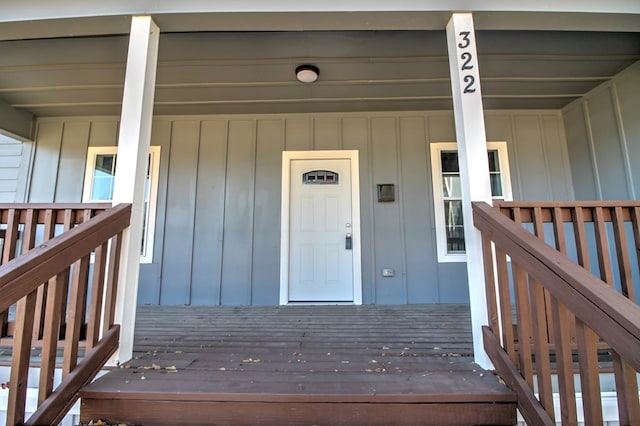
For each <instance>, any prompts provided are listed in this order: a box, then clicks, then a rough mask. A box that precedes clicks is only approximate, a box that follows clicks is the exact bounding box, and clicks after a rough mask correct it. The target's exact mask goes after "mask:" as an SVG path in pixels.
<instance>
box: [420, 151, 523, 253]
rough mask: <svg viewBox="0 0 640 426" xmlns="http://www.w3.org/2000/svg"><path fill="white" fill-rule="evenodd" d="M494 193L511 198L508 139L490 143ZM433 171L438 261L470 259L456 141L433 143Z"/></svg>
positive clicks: (495, 196) (499, 197) (488, 154)
mask: <svg viewBox="0 0 640 426" xmlns="http://www.w3.org/2000/svg"><path fill="white" fill-rule="evenodd" d="M487 149H488V152H487V156H488V161H489V175H490V180H491V194H492V196H493V199H496V200H510V199H511V179H510V176H509V160H508V157H507V144H506V142H488V143H487ZM431 171H432V178H433V201H434V210H435V221H436V239H437V245H438V261H439V262H464V261H466V260H467V257H466V254H465V242H464V223H463V219H462V187H461V182H460V169H459V167H458V146H457V144H456V143H434V144H431Z"/></svg>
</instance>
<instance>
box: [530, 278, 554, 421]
mask: <svg viewBox="0 0 640 426" xmlns="http://www.w3.org/2000/svg"><path fill="white" fill-rule="evenodd" d="M529 300H530V302H531V311H532V314H533V315H532V317H533V336H534V337H533V352H534V355H535V357H536V368H535V370H536V377H537V379H538V380H537V381H538V393H539V394H540V398H539V399H540V402H541V403H542V406H543V407H544V409H545V411H546V412H547V413H548V414H549V417H551V418H552V419H553V418H554V408H553V389H552V387H551V361H550V359H549V340H548V334H547V315H546V312H545V297H544V288H543V287H542V285H541V284H540V283H539V282H537V281H536V280H535V279H534V278H533V277H529Z"/></svg>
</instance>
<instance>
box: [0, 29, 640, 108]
mask: <svg viewBox="0 0 640 426" xmlns="http://www.w3.org/2000/svg"><path fill="white" fill-rule="evenodd" d="M127 43H128V36H127V35H126V34H121V35H120V34H114V35H108V36H84V37H64V38H42V39H21V40H4V41H0V52H1V54H0V107H1V106H2V104H3V103H4V104H5V108H6V107H7V106H10V107H12V108H13V110H14V111H18V112H21V111H24V112H28V113H31V114H33V115H35V116H40V117H47V116H68V115H119V114H120V108H121V99H122V92H123V81H124V72H125V61H126V56H127ZM477 45H478V50H479V52H478V56H479V61H480V75H481V77H482V91H483V97H484V105H485V108H487V109H558V108H561V107H563V106H565V105H566V104H568V103H570V102H571V101H573V100H575V99H577V98H579V97H581V96H583V95H584V94H585V93H586V92H588V91H589V90H591V89H592V88H594V87H595V86H597V85H598V84H601V83H603V82H605V81H607V80H609V79H610V78H611V77H613V76H614V75H615V74H617V73H618V72H620V71H622V70H623V69H624V68H626V67H628V66H629V65H631V64H632V63H634V62H635V61H637V60H639V59H640V32H587V31H532V30H480V31H478V34H477ZM304 63H311V64H314V65H316V66H318V67H319V68H320V79H319V80H318V81H317V82H316V83H313V84H303V83H299V82H297V81H296V79H295V76H294V70H295V68H296V66H297V65H300V64H304ZM451 108H452V101H451V88H450V83H449V69H448V59H447V46H446V35H445V32H444V30H427V31H416V30H403V31H397V30H393V31H362V30H358V31H304V32H302V31H296V32H288V31H285V32H283V31H269V32H185V33H180V32H174V33H163V34H162V35H161V38H160V52H159V66H158V75H157V90H156V97H155V113H156V114H163V115H166V114H168V115H174V114H211V113H246V114H256V113H289V112H346V111H383V110H398V111H402V110H443V109H451Z"/></svg>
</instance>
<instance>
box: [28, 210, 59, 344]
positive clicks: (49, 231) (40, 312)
mask: <svg viewBox="0 0 640 426" xmlns="http://www.w3.org/2000/svg"><path fill="white" fill-rule="evenodd" d="M42 222H43V223H44V232H43V236H42V242H43V244H44V243H46V242H47V241H49V240H50V239H51V238H53V235H54V232H55V227H56V214H55V213H54V212H53V210H52V209H46V210H45V212H44V217H43V219H42ZM48 286H49V284H48V283H47V282H45V283H44V284H42V285H41V286H40V287H38V298H37V302H36V310H35V314H34V315H35V318H34V321H35V326H34V329H33V333H34V334H33V338H34V339H43V338H44V328H45V316H46V315H45V306H46V304H47V293H48Z"/></svg>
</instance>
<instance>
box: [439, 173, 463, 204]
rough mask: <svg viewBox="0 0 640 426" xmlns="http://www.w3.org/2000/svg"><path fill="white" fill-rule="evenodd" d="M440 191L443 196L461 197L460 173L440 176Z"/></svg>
mask: <svg viewBox="0 0 640 426" xmlns="http://www.w3.org/2000/svg"><path fill="white" fill-rule="evenodd" d="M442 192H443V196H444V197H445V198H461V197H462V188H461V186H460V175H457V174H450V175H444V176H442Z"/></svg>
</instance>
